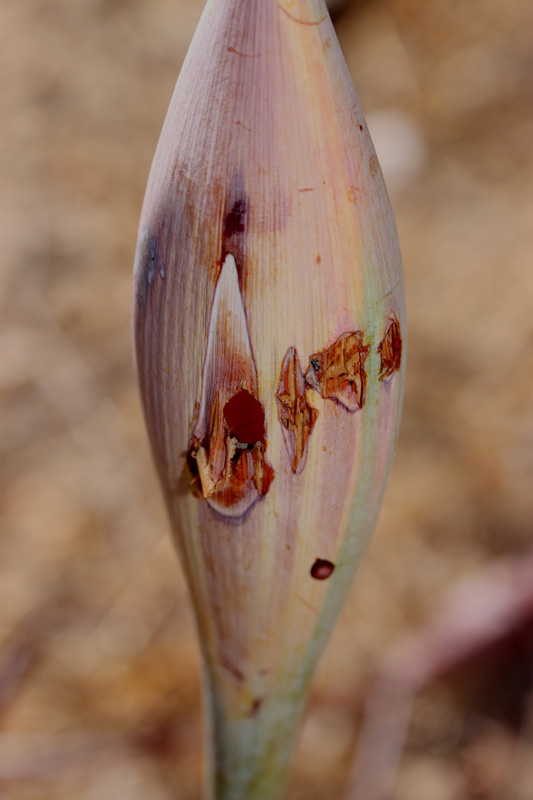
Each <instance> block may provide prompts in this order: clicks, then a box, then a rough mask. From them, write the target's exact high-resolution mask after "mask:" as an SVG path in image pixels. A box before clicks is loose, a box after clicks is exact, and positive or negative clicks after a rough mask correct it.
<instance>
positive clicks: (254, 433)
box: [224, 389, 265, 445]
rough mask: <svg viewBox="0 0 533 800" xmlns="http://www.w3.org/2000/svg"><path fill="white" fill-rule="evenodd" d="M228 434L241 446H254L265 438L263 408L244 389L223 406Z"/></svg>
mask: <svg viewBox="0 0 533 800" xmlns="http://www.w3.org/2000/svg"><path fill="white" fill-rule="evenodd" d="M224 419H225V421H226V425H227V426H228V430H229V434H230V436H231V437H233V438H234V439H237V441H238V442H240V443H241V444H246V445H254V444H255V443H256V442H262V441H263V440H264V438H265V412H264V410H263V406H262V405H261V403H260V402H259V400H256V398H255V397H254V396H253V394H251V393H250V392H248V391H247V390H246V389H241V391H240V392H237V394H236V395H234V396H233V397H232V398H230V399H229V400H228V402H227V403H226V405H225V406H224Z"/></svg>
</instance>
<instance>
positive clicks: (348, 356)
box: [305, 331, 370, 412]
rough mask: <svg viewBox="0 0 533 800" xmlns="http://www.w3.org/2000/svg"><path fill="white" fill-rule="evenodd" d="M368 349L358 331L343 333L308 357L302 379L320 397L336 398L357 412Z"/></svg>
mask: <svg viewBox="0 0 533 800" xmlns="http://www.w3.org/2000/svg"><path fill="white" fill-rule="evenodd" d="M369 352H370V346H369V345H367V344H365V342H364V334H363V332H362V331H355V332H353V333H345V334H343V335H342V336H341V337H339V339H337V341H336V342H334V344H332V345H331V347H329V348H327V350H323V351H322V352H321V353H314V355H312V356H311V358H310V359H309V361H310V365H309V369H308V370H307V372H306V375H305V379H306V381H307V383H308V384H309V385H310V386H312V387H313V389H316V391H317V392H318V393H319V394H320V395H321V396H322V397H323V398H324V399H328V400H336V401H337V402H338V403H340V404H341V405H342V406H343V407H344V408H345V409H346V410H347V411H352V412H353V411H358V410H359V409H360V408H363V406H364V403H365V395H366V381H367V377H366V370H365V361H366V359H367V358H368V354H369Z"/></svg>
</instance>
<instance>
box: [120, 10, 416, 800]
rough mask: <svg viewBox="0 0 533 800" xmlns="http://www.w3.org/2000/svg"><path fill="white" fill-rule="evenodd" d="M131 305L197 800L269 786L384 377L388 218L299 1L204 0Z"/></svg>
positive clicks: (317, 647)
mask: <svg viewBox="0 0 533 800" xmlns="http://www.w3.org/2000/svg"><path fill="white" fill-rule="evenodd" d="M134 309H135V343H136V354H137V367H138V374H139V384H140V389H141V395H142V401H143V406H144V413H145V419H146V425H147V428H148V432H149V436H150V441H151V446H152V451H153V455H154V460H155V463H156V466H157V470H158V474H159V478H160V481H161V485H162V487H163V491H164V495H165V499H166V503H167V507H168V510H169V514H170V518H171V523H172V529H173V533H174V537H175V541H176V544H177V548H178V550H179V554H180V557H181V560H182V564H183V567H184V570H185V573H186V576H187V580H188V584H189V587H190V591H191V596H192V600H193V603H194V608H195V613H196V617H197V620H198V628H199V634H200V641H201V646H202V652H203V658H204V663H205V671H206V697H207V700H208V709H209V717H210V735H211V751H212V769H211V781H210V787H209V791H210V792H211V796H212V797H215V798H217V800H230V798H231V800H245V799H246V800H276V798H280V797H281V796H282V794H283V787H284V785H285V781H286V775H287V767H288V762H289V756H290V752H291V747H292V743H293V740H294V736H295V731H296V730H297V726H298V721H299V718H300V716H301V713H302V710H303V708H304V705H305V699H306V696H307V691H308V687H309V682H310V680H311V677H312V674H313V670H314V667H315V665H316V662H317V659H318V657H319V655H320V653H321V651H322V649H323V647H324V645H325V643H326V640H327V638H328V635H329V632H330V630H331V628H332V625H333V624H334V621H335V619H336V616H337V614H338V612H339V610H340V607H341V605H342V602H343V599H344V597H345V595H346V592H347V590H348V588H349V586H350V583H351V580H352V578H353V575H354V572H355V569H356V566H357V563H358V561H359V559H360V557H361V555H362V553H363V551H364V548H365V545H366V542H367V540H368V537H369V535H370V533H371V531H372V528H373V525H374V521H375V517H376V514H377V511H378V508H379V503H380V500H381V496H382V493H383V490H384V486H385V482H386V478H387V474H388V471H389V467H390V463H391V459H392V453H393V449H394V444H395V441H396V437H397V431H398V424H399V414H400V406H401V399H402V392H403V378H404V368H405V363H404V362H405V357H404V356H405V344H404V343H403V344H402V341H403V340H404V339H405V309H404V295H403V283H402V271H401V261H400V254H399V249H398V241H397V236H396V231H395V226H394V220H393V217H392V213H391V209H390V204H389V201H388V197H387V193H386V190H385V186H384V183H383V179H382V176H381V172H380V169H379V164H378V162H377V158H376V155H375V152H374V149H373V146H372V142H371V140H370V137H369V135H368V131H367V128H366V125H365V122H364V119H363V116H362V113H361V109H360V107H359V103H358V100H357V97H356V94H355V91H354V88H353V85H352V83H351V81H350V77H349V75H348V71H347V68H346V64H345V62H344V59H343V57H342V54H341V51H340V48H339V45H338V42H337V39H336V37H335V33H334V30H333V27H332V25H331V21H330V19H329V17H328V15H327V11H326V8H325V4H324V2H323V0H246V2H242V0H208V2H207V4H206V7H205V10H204V13H203V16H202V19H201V22H200V24H199V27H198V30H197V32H196V34H195V37H194V40H193V42H192V45H191V48H190V51H189V53H188V55H187V58H186V60H185V63H184V65H183V68H182V71H181V74H180V77H179V79H178V82H177V85H176V89H175V92H174V95H173V98H172V101H171V104H170V108H169V111H168V114H167V118H166V121H165V124H164V127H163V131H162V134H161V138H160V141H159V144H158V147H157V151H156V154H155V158H154V163H153V166H152V171H151V174H150V179H149V183H148V188H147V192H146V197H145V202H144V206H143V211H142V216H141V224H140V233H139V240H138V246H137V254H136V264H135V299H134Z"/></svg>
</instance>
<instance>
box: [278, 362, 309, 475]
mask: <svg viewBox="0 0 533 800" xmlns="http://www.w3.org/2000/svg"><path fill="white" fill-rule="evenodd" d="M305 392H306V382H305V378H304V374H303V372H302V368H301V367H300V362H299V360H298V353H297V352H296V350H295V349H294V347H289V349H288V350H287V352H286V353H285V358H284V359H283V364H282V366H281V374H280V380H279V384H278V388H277V391H276V400H277V402H278V417H279V421H280V424H281V429H282V432H283V439H284V442H285V448H286V450H287V454H288V456H289V460H290V462H291V469H292V471H293V472H294V473H295V474H299V473H300V472H301V471H302V470H303V468H304V466H305V458H306V455H307V447H308V444H309V437H310V436H311V432H312V430H313V427H314V424H315V422H316V419H317V417H318V411H317V410H316V408H313V407H312V406H311V405H309V403H308V402H307V398H306V394H305Z"/></svg>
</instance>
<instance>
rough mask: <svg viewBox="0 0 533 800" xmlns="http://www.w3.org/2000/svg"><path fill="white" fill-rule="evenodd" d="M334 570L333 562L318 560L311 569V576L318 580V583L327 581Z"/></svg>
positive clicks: (323, 559)
mask: <svg viewBox="0 0 533 800" xmlns="http://www.w3.org/2000/svg"><path fill="white" fill-rule="evenodd" d="M334 569H335V564H332V563H331V561H326V559H325V558H317V560H316V561H315V563H314V564H313V566H312V567H311V576H312V577H313V578H316V580H317V581H325V580H326V578H329V576H330V575H331V573H332V572H333V570H334Z"/></svg>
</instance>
